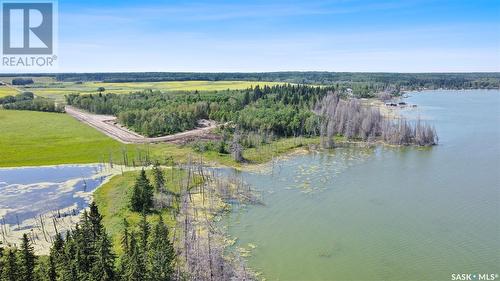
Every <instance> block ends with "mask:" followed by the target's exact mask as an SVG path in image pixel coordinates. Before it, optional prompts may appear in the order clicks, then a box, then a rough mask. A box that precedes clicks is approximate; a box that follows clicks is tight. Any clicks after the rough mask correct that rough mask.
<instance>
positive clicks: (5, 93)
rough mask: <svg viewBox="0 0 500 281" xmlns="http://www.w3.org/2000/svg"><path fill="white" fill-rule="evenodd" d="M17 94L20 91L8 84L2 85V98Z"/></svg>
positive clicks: (0, 87) (0, 89) (0, 88)
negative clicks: (7, 85)
mask: <svg viewBox="0 0 500 281" xmlns="http://www.w3.org/2000/svg"><path fill="white" fill-rule="evenodd" d="M17 94H19V91H16V90H15V89H12V88H9V87H6V86H0V98H1V97H5V96H15V95H17Z"/></svg>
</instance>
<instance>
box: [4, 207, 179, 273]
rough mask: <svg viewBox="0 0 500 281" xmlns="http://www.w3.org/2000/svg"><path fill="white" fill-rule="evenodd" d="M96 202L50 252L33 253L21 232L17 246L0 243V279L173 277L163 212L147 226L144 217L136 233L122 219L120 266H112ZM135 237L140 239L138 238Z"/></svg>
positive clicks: (171, 251) (58, 238)
mask: <svg viewBox="0 0 500 281" xmlns="http://www.w3.org/2000/svg"><path fill="white" fill-rule="evenodd" d="M101 219H102V216H101V214H100V213H99V210H98V209H97V207H96V205H95V204H92V205H91V208H90V211H89V212H88V213H87V212H84V214H83V215H82V218H81V223H80V224H77V225H76V227H75V229H74V230H73V231H69V232H68V233H67V234H66V238H65V239H63V237H62V235H61V234H57V235H56V236H55V237H54V241H53V243H52V247H51V249H50V253H49V256H46V257H37V256H35V254H34V251H33V246H32V245H31V241H30V240H29V238H28V235H26V234H24V235H23V238H22V243H21V246H20V249H16V248H6V249H4V248H0V281H18V280H25V281H34V280H36V281H66V280H68V281H69V280H71V281H74V280H84V281H86V280H88V281H115V280H116V281H118V280H140V281H150V280H151V281H156V280H158V281H160V280H173V274H174V271H173V262H174V260H175V252H174V248H173V245H172V243H171V242H170V240H169V235H168V228H167V226H166V225H165V223H164V221H163V219H162V217H161V216H159V219H158V221H157V222H156V223H155V224H154V225H153V227H151V226H150V225H149V223H148V222H147V221H146V220H145V216H144V220H143V222H142V223H141V225H140V227H139V233H138V234H130V232H129V225H128V223H126V222H125V225H124V226H125V229H124V234H126V237H128V238H127V239H126V240H124V242H123V245H122V246H123V248H124V253H123V256H122V257H121V265H120V271H117V270H116V267H115V259H116V257H115V253H114V252H113V250H112V249H113V244H112V242H111V240H110V238H109V236H108V235H107V233H106V229H105V228H104V226H103V225H102V220H101ZM137 237H140V238H139V242H137V241H138V238H137Z"/></svg>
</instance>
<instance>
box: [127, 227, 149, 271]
mask: <svg viewBox="0 0 500 281" xmlns="http://www.w3.org/2000/svg"><path fill="white" fill-rule="evenodd" d="M146 276H147V274H146V266H145V264H144V260H143V258H142V254H141V252H140V249H139V246H138V245H137V241H136V240H135V237H134V235H131V236H130V262H129V264H128V267H127V269H126V272H125V276H123V279H124V280H126V281H145V280H146Z"/></svg>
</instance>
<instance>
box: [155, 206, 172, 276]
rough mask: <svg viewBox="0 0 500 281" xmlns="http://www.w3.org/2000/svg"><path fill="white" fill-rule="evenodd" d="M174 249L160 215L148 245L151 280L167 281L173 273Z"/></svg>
mask: <svg viewBox="0 0 500 281" xmlns="http://www.w3.org/2000/svg"><path fill="white" fill-rule="evenodd" d="M174 258H175V251H174V247H173V245H172V243H171V242H170V240H169V237H168V228H167V226H166V225H165V223H164V222H163V218H162V216H161V215H160V216H159V218H158V222H157V223H156V224H155V226H154V228H153V231H152V234H151V242H150V245H149V255H148V267H149V270H148V271H149V272H151V276H150V279H151V280H152V281H169V280H172V279H173V278H172V275H173V272H174V270H173V261H174Z"/></svg>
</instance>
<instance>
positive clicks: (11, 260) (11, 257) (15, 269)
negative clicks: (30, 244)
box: [1, 248, 19, 281]
mask: <svg viewBox="0 0 500 281" xmlns="http://www.w3.org/2000/svg"><path fill="white" fill-rule="evenodd" d="M5 251H6V252H5V253H4V255H3V256H4V262H3V268H2V276H1V277H2V278H1V280H2V281H17V280H19V278H18V277H19V266H18V264H17V258H16V252H17V250H16V249H14V248H10V249H7V250H5Z"/></svg>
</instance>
